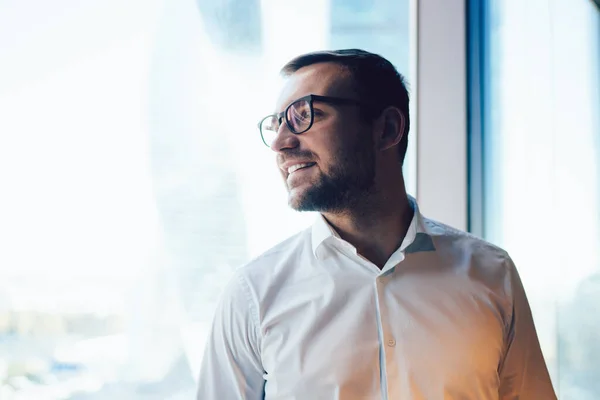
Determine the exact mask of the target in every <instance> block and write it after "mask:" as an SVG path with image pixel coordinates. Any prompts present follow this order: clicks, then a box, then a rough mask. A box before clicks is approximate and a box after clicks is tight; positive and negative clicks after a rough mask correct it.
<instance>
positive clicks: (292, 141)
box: [271, 122, 300, 152]
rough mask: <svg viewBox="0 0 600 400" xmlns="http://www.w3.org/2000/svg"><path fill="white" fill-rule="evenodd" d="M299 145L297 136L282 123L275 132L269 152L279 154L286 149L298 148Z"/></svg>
mask: <svg viewBox="0 0 600 400" xmlns="http://www.w3.org/2000/svg"><path fill="white" fill-rule="evenodd" d="M299 144H300V140H299V139H298V135H296V134H294V133H292V132H291V131H290V130H289V128H288V126H287V124H286V123H285V122H284V123H282V124H281V126H280V127H279V130H278V131H277V135H276V136H275V139H273V142H272V143H271V150H273V151H275V152H281V151H283V150H286V149H293V148H295V147H298V145H299Z"/></svg>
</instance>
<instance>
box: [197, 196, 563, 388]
mask: <svg viewBox="0 0 600 400" xmlns="http://www.w3.org/2000/svg"><path fill="white" fill-rule="evenodd" d="M410 200H411V202H412V205H413V209H414V210H415V213H414V217H413V219H412V222H411V225H410V228H409V230H408V233H407V235H406V237H405V239H404V241H403V243H402V245H401V246H400V248H399V249H398V250H396V252H394V253H393V254H392V255H391V257H390V258H389V260H388V261H387V263H386V264H385V266H384V267H383V268H382V269H381V270H380V269H379V268H378V267H377V266H376V265H374V264H373V263H371V262H370V261H368V260H367V259H365V258H364V257H362V256H361V255H360V254H358V253H357V251H356V249H355V248H354V247H353V246H352V245H351V244H349V243H348V242H346V241H344V240H342V239H341V238H340V237H339V235H337V234H336V232H335V231H334V230H333V229H332V227H331V226H330V225H329V224H328V223H327V221H326V220H325V219H324V218H323V217H322V216H320V217H319V218H317V221H316V222H315V224H314V225H313V226H312V228H309V229H307V230H305V231H303V232H301V233H299V234H297V235H295V236H293V237H291V238H290V239H288V240H286V241H284V242H283V243H281V244H279V245H277V246H276V247H274V248H272V249H271V250H269V251H267V252H266V253H265V254H263V255H261V256H260V257H258V258H257V259H255V260H254V261H252V262H250V263H249V264H248V265H246V266H244V267H242V268H239V269H238V270H237V271H236V273H235V275H234V277H233V279H232V280H231V282H230V283H229V285H228V287H227V289H226V290H225V292H224V293H223V295H222V297H221V301H220V304H219V306H218V308H217V310H216V314H215V319H214V322H213V327H212V331H211V334H210V336H209V340H208V343H207V345H206V350H205V353H204V356H203V360H202V368H201V373H200V383H199V388H198V400H236V399H245V400H246V399H247V400H258V399H267V400H275V399H277V400H336V399H339V400H358V399H361V400H366V399H369V400H371V399H373V400H375V399H377V400H498V399H502V400H509V399H510V400H552V399H556V395H555V394H554V391H553V388H552V384H551V382H550V378H549V375H548V371H547V368H546V365H545V363H544V359H543V357H542V353H541V350H540V345H539V342H538V338H537V334H536V331H535V327H534V324H533V320H532V316H531V311H530V308H529V304H528V302H527V298H526V296H525V293H524V291H523V286H522V284H521V281H520V279H519V276H518V274H517V270H516V269H515V266H514V264H513V263H512V261H511V259H510V257H509V256H508V254H507V253H506V252H505V251H503V250H502V249H500V248H498V247H495V246H493V245H491V244H489V243H487V242H485V241H483V240H481V239H478V238H476V237H474V236H472V235H470V234H468V233H465V232H461V231H458V230H455V229H453V228H450V227H448V226H445V225H443V224H441V223H438V222H435V221H432V220H429V219H426V218H424V217H423V216H422V215H421V214H420V212H419V210H418V207H417V204H416V202H415V201H414V199H412V198H411V199H410Z"/></svg>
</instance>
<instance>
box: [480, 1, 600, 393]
mask: <svg viewBox="0 0 600 400" xmlns="http://www.w3.org/2000/svg"><path fill="white" fill-rule="evenodd" d="M490 5H491V20H490V25H489V29H490V31H489V34H490V44H489V45H490V60H489V65H490V76H491V81H490V82H489V88H488V89H489V91H488V93H489V98H488V99H489V112H490V115H491V120H490V121H489V123H488V127H487V131H486V133H485V137H484V142H485V149H486V150H485V161H484V164H485V185H486V187H485V206H484V207H485V234H486V236H487V238H488V239H489V240H491V241H493V242H495V243H498V244H500V245H501V246H502V247H504V248H506V249H507V250H508V251H509V252H510V253H511V255H512V256H513V258H514V260H515V262H516V263H517V265H518V266H519V268H520V272H521V275H522V279H523V282H524V285H525V288H526V290H527V293H528V296H529V300H530V302H531V306H532V309H533V312H534V317H535V321H536V325H537V327H538V333H539V336H540V341H541V343H542V346H543V351H544V354H545V357H546V359H547V362H548V365H549V368H550V370H551V375H552V377H553V381H554V385H555V388H556V390H557V394H558V397H559V398H560V399H563V400H567V399H572V400H592V399H598V398H600V380H598V377H600V347H599V345H598V343H599V341H598V332H600V246H599V243H600V168H599V165H600V89H599V87H600V81H599V77H600V60H599V57H600V11H599V9H598V8H597V6H596V5H595V4H594V3H593V2H591V1H588V0H554V1H550V2H548V1H545V0H532V1H529V2H522V1H517V0H505V1H500V0H497V1H490Z"/></svg>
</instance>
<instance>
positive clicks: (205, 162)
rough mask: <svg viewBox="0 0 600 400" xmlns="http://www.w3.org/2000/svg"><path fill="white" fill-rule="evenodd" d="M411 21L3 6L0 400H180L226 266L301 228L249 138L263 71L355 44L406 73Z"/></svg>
mask: <svg viewBox="0 0 600 400" xmlns="http://www.w3.org/2000/svg"><path fill="white" fill-rule="evenodd" d="M408 16H409V12H408V0H378V1H367V0H354V1H337V0H336V1H334V0H332V1H330V2H327V1H322V0H306V1H304V2H292V1H282V0H263V1H258V0H229V1H224V0H223V1H213V0H196V1H195V2H194V1H191V0H188V1H184V0H176V1H175V0H170V1H163V0H150V1H148V0H146V1H141V0H133V1H128V2H126V3H124V2H119V1H115V0H103V1H99V0H91V1H86V2H78V1H73V0H57V1H53V2H51V3H49V2H44V1H35V0H29V1H22V2H16V1H12V2H11V1H9V2H3V3H2V4H1V5H0V58H1V59H2V63H1V64H0V190H1V195H0V243H1V245H0V246H1V247H2V251H0V266H1V268H0V398H2V399H25V398H35V399H42V398H43V399H79V400H82V399H86V400H87V399H106V398H110V399H127V400H135V399H144V400H147V399H161V400H162V399H183V398H190V397H191V396H193V392H194V390H195V380H196V377H197V373H198V368H199V363H200V359H199V358H200V356H201V353H202V348H203V346H204V338H205V335H206V332H207V329H208V327H209V325H210V323H211V319H212V310H213V307H214V304H215V302H216V300H217V298H218V295H219V293H220V290H221V288H222V287H223V285H224V284H225V283H226V282H227V280H228V279H229V276H230V273H231V271H232V270H233V269H234V268H235V267H237V266H239V265H240V264H242V263H244V262H245V261H247V260H248V259H250V258H251V257H254V256H256V255H258V254H259V253H261V252H262V251H264V250H266V249H267V248H268V247H270V246H272V245H274V244H275V243H276V242H278V241H280V240H282V239H283V238H285V237H286V236H288V235H291V234H293V233H295V232H296V231H298V230H299V229H302V228H303V227H305V226H307V225H308V224H310V223H311V222H312V220H313V216H312V215H310V214H299V213H295V212H293V211H291V210H289V209H288V207H287V204H286V203H287V202H286V194H285V190H284V188H283V185H281V184H280V183H279V181H280V179H281V178H280V177H279V176H278V172H277V170H276V168H275V166H274V157H273V154H272V153H271V152H270V151H269V150H268V149H266V148H265V147H264V145H263V144H262V143H261V140H260V136H259V134H258V131H257V129H256V122H257V121H258V119H259V118H260V117H261V116H263V114H265V113H268V112H271V111H272V106H273V100H274V95H275V93H276V88H277V85H278V84H279V83H278V82H277V79H276V78H277V75H278V69H279V68H280V67H281V66H282V65H283V63H285V61H287V60H288V59H290V58H291V57H293V56H295V55H297V54H299V53H302V52H306V51H311V50H317V49H323V48H342V47H362V48H365V49H367V50H371V51H375V52H378V53H380V54H382V55H383V56H385V57H387V58H389V59H390V60H391V61H392V62H393V63H394V64H395V65H396V66H397V68H398V69H399V70H400V71H401V72H403V73H405V74H407V72H408V54H409V50H408V46H409V37H408V35H409V33H408ZM408 78H409V80H410V76H409V77H408ZM257 98H258V99H259V100H258V101H257V100H256V99H257ZM234 104H235V106H236V107H235V112H233V113H232V105H234ZM408 157H409V158H410V157H413V155H412V154H409V155H408ZM405 164H406V165H411V164H412V163H410V162H407V163H405ZM407 184H408V185H409V187H410V186H411V183H410V182H407Z"/></svg>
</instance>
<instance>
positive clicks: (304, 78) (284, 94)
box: [276, 63, 354, 111]
mask: <svg viewBox="0 0 600 400" xmlns="http://www.w3.org/2000/svg"><path fill="white" fill-rule="evenodd" d="M309 94H318V95H321V96H335V97H350V96H352V95H353V94H354V90H353V85H352V76H351V74H350V72H349V71H348V70H347V69H345V68H344V67H342V66H340V65H338V64H335V63H318V64H313V65H309V66H307V67H303V68H300V69H299V70H298V71H296V72H294V73H293V74H292V75H290V76H289V77H288V78H287V79H286V80H285V83H284V85H283V88H282V89H281V92H280V94H279V97H278V100H277V105H276V110H278V111H279V110H283V109H284V108H285V107H286V106H287V105H288V104H290V103H291V102H292V101H294V100H296V99H298V98H300V97H303V96H307V95H309Z"/></svg>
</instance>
